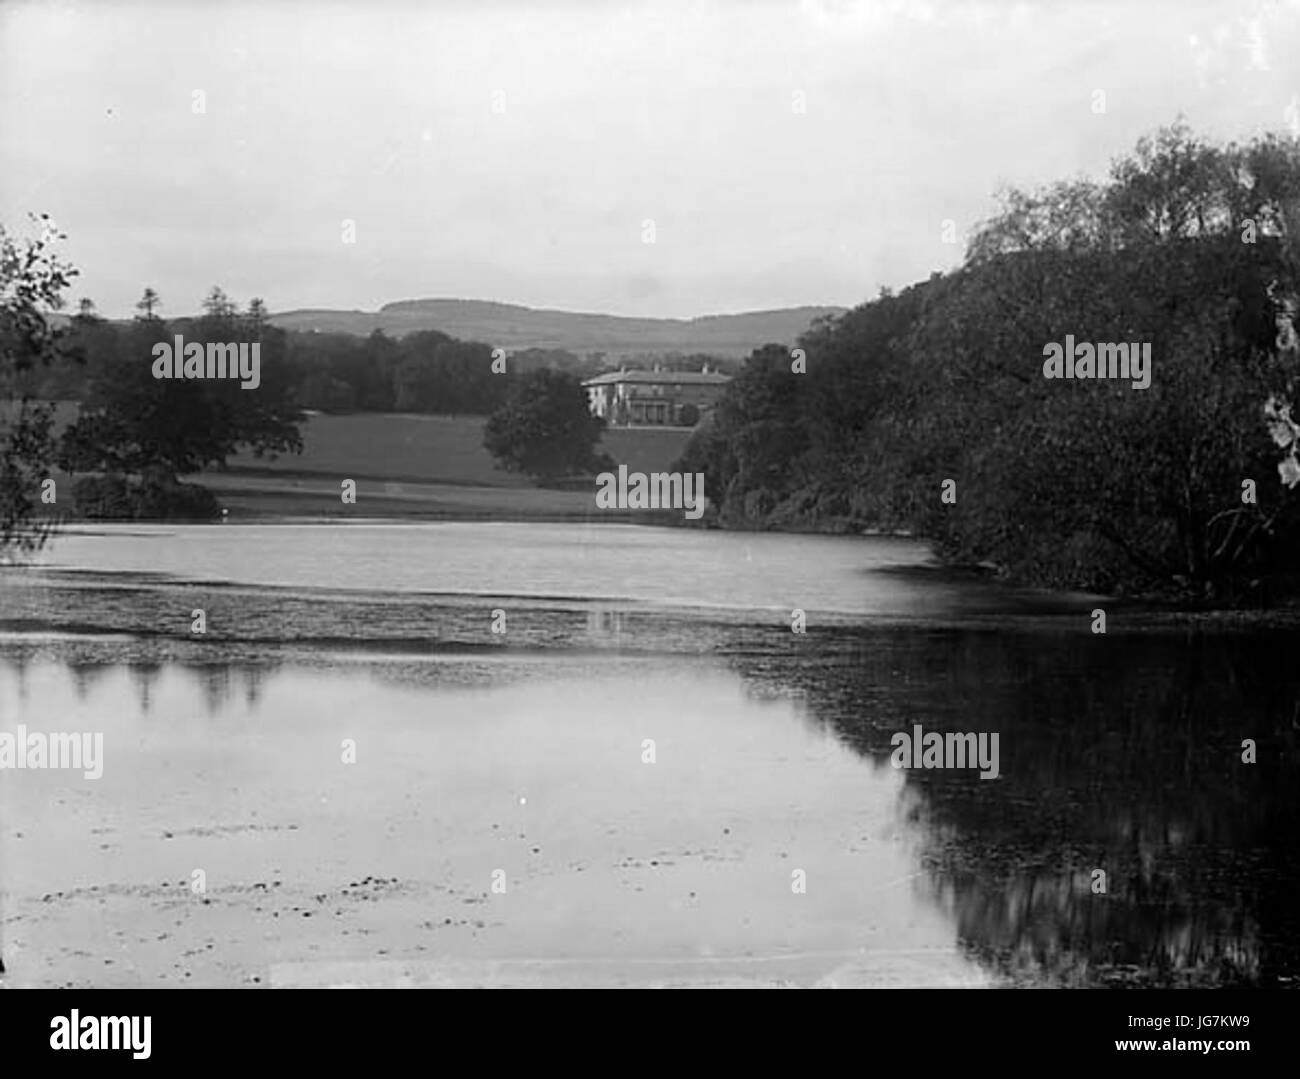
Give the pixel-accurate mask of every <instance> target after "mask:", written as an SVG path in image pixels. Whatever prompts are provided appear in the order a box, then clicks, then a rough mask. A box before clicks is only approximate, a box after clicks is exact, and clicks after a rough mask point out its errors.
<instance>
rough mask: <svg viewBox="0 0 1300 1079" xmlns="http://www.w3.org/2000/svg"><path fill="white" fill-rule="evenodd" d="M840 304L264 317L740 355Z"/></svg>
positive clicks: (410, 307)
mask: <svg viewBox="0 0 1300 1079" xmlns="http://www.w3.org/2000/svg"><path fill="white" fill-rule="evenodd" d="M844 311H845V308H843V307H787V308H782V309H780V310H776V311H748V312H745V313H744V314H739V315H705V316H703V317H700V318H692V319H674V318H625V317H623V316H620V315H594V314H583V313H580V312H576V311H552V310H544V309H536V308H532V307H520V306H518V305H516V304H508V303H492V302H490V301H487V300H402V301H400V302H398V303H390V304H385V305H384V306H383V307H381V308H380V309H379V310H378V311H374V312H368V311H336V310H329V309H321V310H311V309H308V310H298V311H284V312H281V313H279V314H275V315H272V316H271V322H272V323H273V324H274V325H276V326H281V327H283V328H284V329H286V330H306V331H310V330H316V331H318V332H320V333H350V334H356V335H358V336H365V335H366V334H369V333H370V332H371V331H372V330H375V329H380V330H383V331H384V332H385V333H386V334H388V335H389V336H390V337H401V336H403V335H404V334H408V333H413V332H415V331H416V330H441V331H442V332H443V333H446V334H450V335H451V336H452V337H456V338H459V339H461V340H462V341H482V342H485V343H487V344H490V345H492V346H494V347H501V348H505V349H512V350H513V349H524V348H546V349H567V350H568V351H570V352H575V353H578V354H579V355H582V354H585V353H587V352H604V353H606V354H607V355H609V356H611V357H613V356H617V355H619V354H633V353H644V352H681V353H684V354H688V355H689V354H691V353H700V352H705V353H710V354H712V355H715V356H733V357H744V356H748V355H749V353H750V352H752V351H753V350H754V349H756V348H758V347H759V346H761V345H766V344H769V343H777V344H792V343H793V342H794V340H795V339H796V338H797V337H798V336H799V335H800V334H801V333H803V332H804V330H806V329H807V328H808V326H809V324H810V323H811V322H812V321H813V319H815V318H817V317H818V316H820V315H838V314H842V313H843V312H844Z"/></svg>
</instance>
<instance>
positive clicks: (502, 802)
mask: <svg viewBox="0 0 1300 1079" xmlns="http://www.w3.org/2000/svg"><path fill="white" fill-rule="evenodd" d="M1100 603H1101V601H1098V600H1096V599H1094V598H1091V597H1082V596H1066V595H1046V594H1039V593H1029V592H1018V591H1014V590H1011V589H1008V588H1005V587H1002V586H999V585H997V584H994V583H990V582H988V581H985V580H982V579H979V578H976V577H970V576H961V575H955V574H947V573H940V572H938V571H937V570H936V569H935V568H934V567H933V566H931V564H930V561H929V558H928V555H927V552H926V550H925V548H924V547H923V546H921V545H920V544H916V543H913V542H911V541H908V540H901V539H886V538H868V537H830V536H826V537H823V536H794V535H774V534H764V535H757V534H741V533H723V532H716V531H703V530H693V529H663V528H642V527H635V526H624V525H583V524H574V523H569V524H555V525H538V524H503V523H467V524H455V523H420V524H398V523H385V522H378V521H358V522H350V523H347V524H339V523H337V522H330V523H311V522H297V523H270V524H249V525H236V524H230V525H219V526H181V527H167V526H143V525H139V526H104V527H99V528H95V529H89V528H78V529H73V530H69V531H68V532H66V533H65V534H64V535H62V536H60V537H59V538H57V539H56V540H55V541H54V543H53V544H52V545H51V546H50V547H49V548H48V549H47V550H46V551H45V552H43V553H42V554H41V555H40V556H39V557H38V558H37V559H36V560H35V563H34V564H33V565H30V566H24V567H6V568H0V732H4V731H13V730H15V729H16V727H17V726H18V725H19V724H21V725H23V726H25V727H26V728H27V729H28V730H29V731H42V732H56V731H62V732H92V731H93V732H99V733H102V735H103V746H104V761H103V776H102V777H101V778H99V779H86V778H84V777H83V775H82V774H81V772H76V771H71V770H55V769H35V768H28V769H6V770H3V771H0V811H2V812H3V817H2V818H0V823H2V831H0V915H2V916H3V919H4V921H3V935H2V937H0V946H2V948H3V956H4V961H5V964H6V967H7V968H8V980H9V982H10V983H11V984H14V985H36V986H65V985H66V986H90V985H94V986H172V985H195V986H238V985H243V986H270V985H343V984H346V985H358V984H362V985H439V984H447V985H452V984H455V985H465V984H476V985H477V984H482V985H571V984H572V985H578V984H581V985H593V984H595V985H702V984H703V985H835V986H853V985H866V986H946V985H958V986H972V987H974V986H988V985H1045V986H1050V985H1065V986H1092V985H1160V986H1182V985H1197V986H1201V985H1206V986H1208V985H1281V984H1290V983H1294V980H1295V977H1296V975H1297V972H1298V970H1300V932H1298V931H1297V929H1298V928H1300V927H1297V925H1296V920H1297V915H1296V913H1295V904H1294V902H1293V899H1294V896H1295V889H1296V885H1297V881H1298V880H1300V855H1298V854H1297V844H1296V843H1295V841H1294V835H1295V827H1296V824H1297V808H1298V807H1300V786H1298V785H1297V782H1296V780H1297V778H1298V776H1297V748H1298V746H1297V742H1298V741H1300V719H1298V718H1297V717H1298V716H1300V711H1298V708H1297V701H1300V665H1298V664H1296V663H1295V662H1294V660H1293V658H1292V657H1293V656H1294V654H1295V649H1296V647H1297V644H1300V642H1298V641H1296V640H1294V639H1292V638H1293V635H1291V634H1288V633H1281V632H1278V631H1275V630H1274V631H1270V632H1269V633H1267V634H1263V633H1253V632H1245V631H1242V632H1234V633H1226V632H1217V633H1211V632H1195V633H1193V632H1189V631H1187V630H1184V629H1166V630H1153V629H1152V628H1151V627H1150V626H1146V627H1145V628H1140V629H1139V628H1136V624H1135V626H1134V627H1132V628H1131V627H1129V626H1128V625H1127V623H1126V620H1125V617H1124V613H1123V611H1122V610H1119V609H1116V610H1112V611H1110V612H1109V625H1108V632H1107V633H1106V634H1105V635H1098V634H1094V633H1093V632H1092V631H1091V618H1090V615H1091V611H1092V610H1093V608H1094V607H1096V606H1098V605H1099V604H1100ZM200 610H201V611H202V612H203V629H204V632H203V633H201V634H199V633H195V632H193V626H194V624H195V618H196V617H197V616H196V614H195V612H196V611H200ZM796 624H797V625H798V628H800V629H802V630H803V632H796V631H795V629H794V628H792V627H795V626H796ZM918 725H919V726H921V727H922V728H923V729H924V730H925V731H927V732H938V733H940V734H959V733H963V732H972V733H973V732H982V733H985V734H997V736H998V741H997V746H998V750H999V765H998V776H997V778H996V779H987V780H985V779H981V778H980V775H979V772H978V771H976V770H974V769H972V768H969V767H965V768H939V767H936V768H921V767H916V768H899V767H894V765H893V763H892V762H891V756H892V754H893V745H894V742H893V739H894V736H895V735H896V734H898V733H900V732H904V733H910V732H913V731H914V730H915V728H916V727H917V726H918ZM1246 739H1250V740H1252V741H1253V744H1254V763H1246V762H1244V761H1243V759H1242V758H1243V740H1246Z"/></svg>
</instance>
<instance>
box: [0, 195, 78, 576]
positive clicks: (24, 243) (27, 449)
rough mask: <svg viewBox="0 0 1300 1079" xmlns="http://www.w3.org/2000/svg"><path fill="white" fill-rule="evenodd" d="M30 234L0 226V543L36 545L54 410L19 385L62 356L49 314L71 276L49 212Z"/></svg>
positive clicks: (44, 525) (43, 533) (42, 534)
mask: <svg viewBox="0 0 1300 1079" xmlns="http://www.w3.org/2000/svg"><path fill="white" fill-rule="evenodd" d="M33 222H34V223H35V224H37V225H39V226H40V230H41V231H40V235H39V237H38V238H36V239H35V240H32V239H23V240H18V239H15V238H13V237H11V236H10V235H9V234H8V233H7V232H6V231H5V230H4V228H3V227H0V383H3V384H4V386H5V387H6V389H7V396H8V398H9V399H8V401H7V402H5V403H3V404H0V549H4V548H14V549H17V550H20V551H33V550H38V549H39V548H40V547H41V546H42V545H43V544H44V542H45V540H46V539H47V538H48V536H49V532H50V527H51V525H50V523H49V522H48V521H45V522H42V521H37V520H35V519H34V518H35V512H36V508H37V505H38V503H37V498H38V492H39V489H40V484H41V481H42V480H43V479H45V478H46V477H48V476H49V472H50V458H51V457H52V455H53V451H54V440H53V435H52V424H53V410H52V409H51V408H50V406H49V405H44V404H39V403H37V402H35V401H34V400H32V398H31V396H30V395H29V394H28V393H26V392H24V391H23V390H22V389H21V388H20V381H21V380H22V378H23V377H24V376H25V375H26V374H27V373H29V372H31V371H33V370H36V369H39V368H40V367H43V366H46V365H48V364H50V363H52V362H53V361H55V360H56V359H58V357H59V356H60V353H61V335H60V334H59V333H58V331H57V330H55V329H54V328H53V327H52V326H51V325H50V322H49V320H48V318H47V315H48V313H49V312H51V311H57V310H58V309H59V308H60V307H62V305H63V291H64V289H66V288H67V287H68V286H69V284H70V283H71V281H72V279H73V278H74V277H75V276H77V274H78V272H79V271H77V270H76V269H75V268H74V267H73V266H71V265H70V264H68V263H66V262H64V261H63V260H62V259H60V258H58V257H57V256H56V255H55V254H54V251H53V247H54V245H55V243H56V242H58V241H59V240H63V239H66V236H65V235H64V234H63V233H62V232H59V231H58V230H57V229H56V228H55V226H54V224H53V222H52V221H51V220H50V217H49V215H48V214H42V215H40V217H35V216H33Z"/></svg>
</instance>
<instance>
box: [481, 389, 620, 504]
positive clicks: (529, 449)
mask: <svg viewBox="0 0 1300 1079" xmlns="http://www.w3.org/2000/svg"><path fill="white" fill-rule="evenodd" d="M496 377H498V378H503V377H504V376H501V375H498V376H496ZM604 427H605V421H604V420H602V419H601V418H600V417H599V416H593V415H592V414H591V411H590V409H589V408H588V406H587V396H586V393H585V391H584V390H583V388H582V383H581V382H580V381H579V380H578V379H577V378H576V377H574V376H573V375H570V374H567V373H565V372H562V371H552V370H547V369H542V370H538V371H530V372H528V373H527V374H525V375H522V376H520V377H519V378H518V379H516V380H514V381H513V382H512V384H511V386H510V389H509V392H508V394H507V396H506V400H505V403H504V404H502V406H501V407H500V408H498V409H497V410H496V411H495V412H493V413H492V415H491V416H489V417H488V421H487V424H486V426H485V428H484V438H483V445H484V446H485V447H486V448H487V450H488V452H489V453H491V454H492V456H493V457H494V458H496V460H497V461H498V463H499V464H500V465H501V466H502V467H503V468H506V469H508V470H510V471H512V472H525V473H527V474H529V475H531V476H534V477H538V478H542V479H559V478H562V477H565V476H571V475H575V474H581V473H584V472H589V471H594V470H596V469H598V468H605V467H608V465H609V460H608V458H607V457H605V456H603V455H598V454H597V453H596V445H597V443H598V442H599V441H600V435H601V432H602V431H603V430H604Z"/></svg>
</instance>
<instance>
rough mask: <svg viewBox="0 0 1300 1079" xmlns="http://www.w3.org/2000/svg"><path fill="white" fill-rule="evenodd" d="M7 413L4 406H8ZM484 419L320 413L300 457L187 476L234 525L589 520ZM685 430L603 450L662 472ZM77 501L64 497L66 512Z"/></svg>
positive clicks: (64, 414) (59, 417)
mask: <svg viewBox="0 0 1300 1079" xmlns="http://www.w3.org/2000/svg"><path fill="white" fill-rule="evenodd" d="M0 407H3V406H2V405H0ZM76 412H77V406H76V404H75V403H72V402H66V401H65V402H59V404H58V406H57V414H56V421H55V427H56V430H58V429H61V428H62V427H63V426H65V425H66V424H67V423H70V422H71V421H72V420H73V419H75V417H76ZM483 424H484V418H483V417H482V416H424V415H408V414H391V413H373V412H371V413H357V414H354V415H346V416H329V415H322V414H314V415H311V416H309V417H308V419H307V421H306V422H305V423H304V424H303V425H302V428H301V430H302V436H303V452H302V454H301V455H298V454H288V455H281V456H280V457H278V458H277V459H275V460H272V459H270V458H269V457H264V458H260V459H259V458H256V457H254V456H252V455H251V454H239V455H237V456H235V457H232V458H231V459H230V460H229V462H228V463H227V467H226V468H225V469H217V468H213V469H209V470H207V471H206V472H202V473H200V474H198V475H196V476H187V477H183V478H184V479H185V480H186V481H187V482H191V483H200V484H202V485H203V486H205V487H207V488H209V489H210V490H212V491H213V492H214V493H215V494H216V495H217V496H218V498H219V499H220V500H221V503H222V505H223V506H225V507H226V508H227V509H228V510H229V512H230V515H231V516H232V517H235V518H239V517H247V516H266V515H276V516H281V515H284V516H340V515H346V516H358V517H360V516H403V517H405V516H412V517H439V518H454V519H465V520H496V519H500V520H521V519H546V520H560V519H567V518H587V517H589V516H591V515H593V513H595V512H596V506H595V491H594V487H593V488H592V489H584V490H580V491H561V490H553V489H547V488H540V487H537V486H535V485H534V484H533V483H532V482H531V481H530V480H529V479H528V478H527V477H525V476H520V475H516V474H513V473H510V472H505V471H502V470H501V469H499V468H497V467H496V465H495V464H494V463H493V461H492V458H491V456H490V455H489V454H488V452H487V451H486V450H485V449H484V448H483ZM689 438H690V431H689V430H687V429H684V428H634V429H627V428H623V429H619V430H613V431H607V432H606V433H605V437H604V440H603V441H602V443H601V446H600V448H601V450H602V451H603V452H606V453H608V454H609V455H610V456H611V457H613V458H614V460H615V462H617V463H618V464H626V465H627V466H628V468H629V470H631V471H641V472H664V471H667V470H668V469H670V468H671V467H672V465H673V463H674V462H675V461H676V459H677V457H678V455H679V454H680V453H681V452H682V450H683V449H684V448H685V446H686V442H687V440H688V439H689ZM52 475H53V478H54V479H55V481H56V483H57V490H58V492H59V493H60V494H61V495H62V494H63V493H64V492H70V490H71V486H72V480H73V477H72V476H70V475H67V474H66V473H63V472H61V471H58V470H56V471H54V472H53V473H52ZM344 479H350V480H354V481H355V482H356V484H357V492H358V494H357V503H356V505H351V504H344V503H343V502H342V500H341V498H340V497H339V496H340V492H341V487H340V484H341V482H342V481H343V480H344ZM70 501H71V500H70V499H69V498H66V496H65V497H61V498H60V499H59V502H58V503H56V504H57V505H58V506H59V508H60V510H62V509H64V507H65V506H67V505H68V503H69V502H70ZM601 516H602V517H608V518H609V519H611V520H616V519H620V518H623V517H627V519H632V518H633V516H635V519H638V520H647V519H649V517H650V516H651V514H650V513H648V512H645V511H642V512H639V513H634V514H628V515H625V514H622V513H613V512H606V511H602V512H601Z"/></svg>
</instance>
